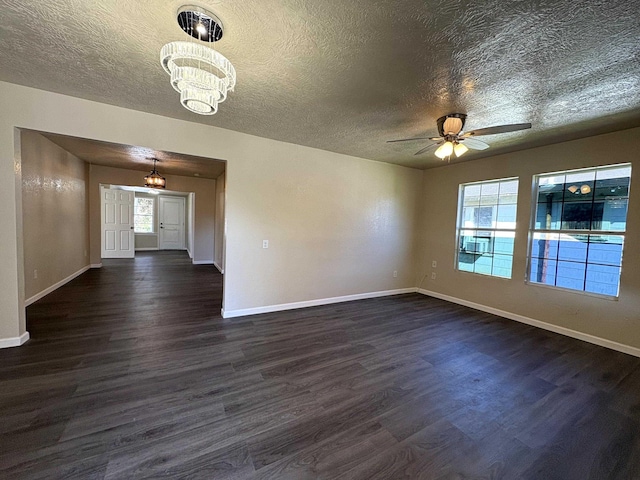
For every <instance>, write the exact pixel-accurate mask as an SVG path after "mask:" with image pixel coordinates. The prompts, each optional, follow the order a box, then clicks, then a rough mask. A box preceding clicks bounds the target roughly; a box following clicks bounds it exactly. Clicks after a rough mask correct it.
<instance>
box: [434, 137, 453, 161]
mask: <svg viewBox="0 0 640 480" xmlns="http://www.w3.org/2000/svg"><path fill="white" fill-rule="evenodd" d="M452 153H453V143H452V142H450V141H449V140H447V141H446V142H444V143H443V144H442V145H440V146H439V147H438V149H437V150H436V151H435V154H436V157H438V158H441V159H444V157H449V156H451V154H452Z"/></svg>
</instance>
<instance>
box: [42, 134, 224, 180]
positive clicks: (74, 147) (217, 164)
mask: <svg viewBox="0 0 640 480" xmlns="http://www.w3.org/2000/svg"><path fill="white" fill-rule="evenodd" d="M40 133H41V134H42V135H44V136H45V137H47V138H48V139H49V140H51V141H52V142H53V143H55V144H57V145H58V146H60V147H62V148H63V149H64V150H66V151H67V152H69V153H72V154H73V155H75V156H76V157H78V158H79V159H81V160H84V161H85V162H89V163H93V164H94V165H104V166H106V167H115V168H126V169H129V170H140V171H141V172H145V173H149V172H150V171H151V170H152V169H153V161H152V160H150V159H151V158H156V159H157V160H158V162H157V169H158V171H159V172H160V173H161V174H162V175H163V176H166V175H183V176H187V177H192V176H195V177H201V178H218V177H219V176H220V175H221V174H222V172H224V170H225V166H226V163H225V162H222V161H217V160H212V159H210V158H203V157H194V156H191V155H181V154H177V153H168V152H161V151H158V150H151V149H149V148H143V147H132V146H129V145H120V144H117V143H107V142H99V141H96V140H87V139H84V138H77V137H69V136H66V135H57V134H52V133H43V132H40Z"/></svg>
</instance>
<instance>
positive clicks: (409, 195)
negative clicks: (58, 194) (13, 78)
mask: <svg viewBox="0 0 640 480" xmlns="http://www.w3.org/2000/svg"><path fill="white" fill-rule="evenodd" d="M0 111H2V112H3V113H2V116H1V117H0V221H2V222H3V225H6V226H7V228H4V229H0V242H1V244H2V250H1V251H0V338H7V337H17V336H18V335H20V334H21V333H22V332H24V331H25V322H24V309H23V306H22V305H23V301H24V292H23V291H20V290H21V289H22V288H23V279H22V276H23V274H24V272H23V267H22V247H21V245H22V238H21V236H22V231H21V230H22V225H21V223H22V222H21V220H20V219H21V210H22V205H21V203H22V202H21V199H20V195H16V182H18V185H19V184H20V183H21V182H20V158H19V155H18V156H15V153H16V146H15V145H16V144H15V142H14V127H26V128H31V129H34V130H41V131H45V132H53V133H59V134H64V135H72V136H78V137H84V138H89V139H96V140H102V141H107V142H115V143H122V144H127V145H136V146H141V147H149V148H153V149H158V150H165V151H169V152H176V153H184V154H189V155H197V156H201V157H212V158H218V159H223V160H227V162H228V163H227V171H226V175H227V183H226V187H227V191H226V200H227V201H226V218H227V248H226V264H225V286H224V287H225V288H224V305H225V310H226V311H234V310H242V309H247V308H253V307H261V306H268V305H277V304H282V303H287V302H297V301H305V300H312V299H322V298H327V297H334V296H342V295H350V294H358V293H367V292H373V291H383V290H392V289H400V288H408V287H412V286H414V283H415V277H416V272H415V269H414V262H413V254H414V249H413V246H414V233H415V220H416V209H417V205H418V194H419V189H420V180H421V177H422V172H420V171H418V170H414V169H409V168H404V167H399V166H393V165H389V164H384V163H378V162H372V161H369V160H364V159H359V158H355V157H349V156H346V155H340V154H336V153H331V152H326V151H322V150H317V149H312V148H307V147H301V146H298V145H292V144H288V143H283V142H277V141H273V140H267V139H264V138H259V137H254V136H250V135H245V134H241V133H237V132H233V131H229V130H224V129H221V128H216V127H210V126H205V125H201V124H196V123H190V122H185V121H180V120H174V119H170V118H166V117H161V116H157V115H150V114H147V113H143V112H138V111H133V110H127V109H123V108H119V107H113V106H110V105H105V104H100V103H96V102H90V101H87V100H81V99H77V98H73V97H68V96H64V95H59V94H54V93H50V92H44V91H41V90H36V89H31V88H27V87H21V86H17V85H12V84H8V83H1V82H0ZM17 150H18V153H19V148H18V149H17ZM14 157H15V158H14ZM198 204H199V199H198V198H196V209H197V208H198ZM16 219H18V222H17V223H16ZM263 239H269V240H270V242H271V243H270V248H269V249H262V240H263ZM93 250H94V248H93V242H92V256H93ZM210 251H211V252H212V253H213V246H212V247H211V250H210ZM393 270H397V271H398V277H397V278H394V277H393V276H392V272H393Z"/></svg>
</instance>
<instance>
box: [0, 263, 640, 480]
mask: <svg viewBox="0 0 640 480" xmlns="http://www.w3.org/2000/svg"><path fill="white" fill-rule="evenodd" d="M221 284H222V276H221V275H220V274H219V273H217V271H216V270H215V269H214V268H213V267H211V266H202V265H200V266H194V265H191V264H190V262H189V259H188V258H187V256H186V255H185V254H183V253H181V252H149V253H147V252H145V253H140V254H138V255H137V257H136V259H135V260H134V261H131V260H111V261H105V262H104V267H103V268H102V269H99V270H90V271H89V272H87V273H85V274H83V275H82V276H80V277H78V278H77V279H75V280H73V281H72V282H70V283H69V284H67V285H65V286H64V287H62V288H60V289H59V290H57V291H55V292H54V293H52V294H50V295H48V296H47V297H45V298H43V299H42V300H40V301H39V302H37V303H35V304H34V305H32V306H30V307H29V308H28V310H27V317H28V329H29V332H30V334H31V337H32V340H30V341H29V342H28V343H27V344H26V345H25V346H23V347H20V348H12V349H5V350H0V478H11V479H45V478H46V479H110V480H111V479H138V478H140V479H142V478H172V479H173V478H176V479H177V478H189V479H199V478H201V479H252V480H258V479H278V480H283V479H296V480H298V479H396V478H425V479H426V478H430V479H462V478H464V479H469V478H482V479H493V478H495V479H498V478H501V479H518V478H522V479H545V480H548V479H563V480H567V479H579V480H585V479H638V478H640V359H639V358H635V357H632V356H629V355H625V354H622V353H618V352H615V351H612V350H607V349H605V348H601V347H597V346H594V345H591V344H588V343H584V342H580V341H578V340H573V339H570V338H567V337H563V336H560V335H556V334H553V333H550V332H546V331H543V330H539V329H536V328H533V327H529V326H527V325H522V324H519V323H516V322H513V321H510V320H505V319H502V318H499V317H495V316H492V315H489V314H486V313H482V312H478V311H474V310H471V309H468V308H465V307H461V306H458V305H453V304H450V303H447V302H444V301H441V300H437V299H433V298H429V297H425V296H422V295H419V294H409V295H399V296H394V297H386V298H378V299H372V300H363V301H357V302H349V303H342V304H334V305H329V306H323V307H314V308H308V309H303V310H294V311H288V312H282V313H273V314H265V315H259V316H252V317H246V318H239V319H229V320H225V319H222V318H221V317H220V314H219V312H220V306H221V293H222V287H221Z"/></svg>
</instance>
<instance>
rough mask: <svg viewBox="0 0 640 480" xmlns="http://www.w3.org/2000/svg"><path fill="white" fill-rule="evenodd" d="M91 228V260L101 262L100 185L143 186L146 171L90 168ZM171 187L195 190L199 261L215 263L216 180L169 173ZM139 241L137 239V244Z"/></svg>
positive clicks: (189, 190)
mask: <svg viewBox="0 0 640 480" xmlns="http://www.w3.org/2000/svg"><path fill="white" fill-rule="evenodd" d="M90 172H91V174H90V211H91V220H90V229H91V240H90V241H91V263H92V264H98V263H100V262H101V259H100V253H101V251H100V184H101V183H102V184H112V185H128V186H141V184H142V178H143V177H144V174H143V173H141V172H140V171H138V170H125V169H122V168H111V167H103V166H101V165H91V167H90ZM165 177H166V179H167V188H168V189H170V190H173V191H177V192H194V193H195V235H194V251H193V252H191V253H192V255H193V260H194V261H196V262H206V261H208V262H211V263H212V262H213V227H214V216H215V180H210V179H206V178H192V177H182V176H173V175H165ZM137 242H138V240H137V239H136V246H138V245H137Z"/></svg>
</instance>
